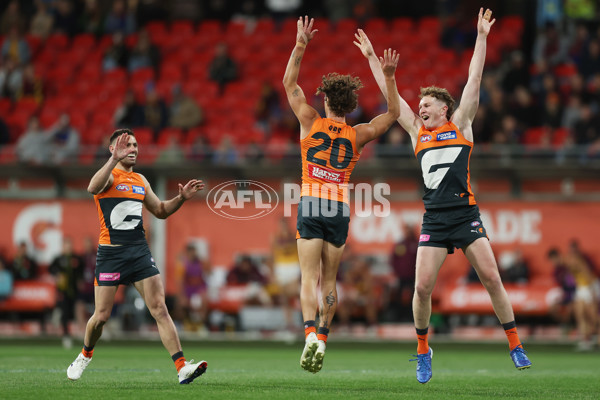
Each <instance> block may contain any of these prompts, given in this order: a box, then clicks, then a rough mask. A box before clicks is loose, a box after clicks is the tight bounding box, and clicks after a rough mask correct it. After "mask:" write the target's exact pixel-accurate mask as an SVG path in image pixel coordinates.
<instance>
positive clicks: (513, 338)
mask: <svg viewBox="0 0 600 400" xmlns="http://www.w3.org/2000/svg"><path fill="white" fill-rule="evenodd" d="M504 333H506V338H507V339H508V347H510V350H511V351H512V350H514V349H515V348H516V347H517V346H519V345H521V340H520V339H519V334H518V333H517V328H516V327H514V328H511V329H505V330H504Z"/></svg>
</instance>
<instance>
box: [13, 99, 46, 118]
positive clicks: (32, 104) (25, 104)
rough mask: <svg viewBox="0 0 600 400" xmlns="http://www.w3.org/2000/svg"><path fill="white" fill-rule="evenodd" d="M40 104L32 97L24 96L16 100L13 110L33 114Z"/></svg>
mask: <svg viewBox="0 0 600 400" xmlns="http://www.w3.org/2000/svg"><path fill="white" fill-rule="evenodd" d="M39 107H40V105H39V104H38V102H37V101H35V100H34V99H32V98H29V97H25V98H22V99H21V100H18V101H17V102H16V103H15V106H14V112H22V113H25V114H29V115H31V114H33V113H35V112H36V111H37V110H38V109H39Z"/></svg>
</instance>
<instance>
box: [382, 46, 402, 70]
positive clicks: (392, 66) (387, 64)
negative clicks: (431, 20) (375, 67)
mask: <svg viewBox="0 0 600 400" xmlns="http://www.w3.org/2000/svg"><path fill="white" fill-rule="evenodd" d="M399 60H400V54H399V53H397V52H396V50H392V49H387V50H384V51H383V57H379V63H380V64H381V71H382V72H383V75H384V76H386V77H390V76H394V73H395V72H396V67H397V66H398V61H399Z"/></svg>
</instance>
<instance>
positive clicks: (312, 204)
mask: <svg viewBox="0 0 600 400" xmlns="http://www.w3.org/2000/svg"><path fill="white" fill-rule="evenodd" d="M313 23H314V19H310V20H309V19H308V16H307V17H304V18H302V17H300V18H299V19H298V30H297V33H296V44H295V46H294V49H293V51H292V54H291V56H290V59H289V61H288V64H287V67H286V70H285V75H284V77H283V85H284V87H285V91H286V94H287V98H288V102H289V104H290V106H291V108H292V110H293V112H294V114H295V115H296V117H297V118H298V121H299V122H300V138H299V139H300V146H301V154H302V191H301V199H300V204H299V205H298V217H297V222H296V227H297V234H296V238H297V244H298V256H299V260H300V271H301V285H300V302H301V307H302V316H303V319H304V330H305V346H304V350H303V352H302V356H301V358H300V365H301V366H302V368H304V369H305V370H307V371H310V372H312V373H316V372H318V371H320V370H321V368H322V366H323V357H324V356H325V347H326V343H327V337H328V334H329V328H330V326H331V320H332V319H333V316H334V313H335V310H336V307H337V303H338V295H337V289H336V274H337V271H338V267H339V263H340V257H341V255H342V252H343V251H344V245H345V243H346V238H347V237H348V225H349V222H350V208H349V205H348V181H349V180H350V174H351V173H352V170H353V169H354V166H355V165H356V162H357V161H358V158H359V157H360V153H361V151H362V150H363V147H364V146H365V145H366V144H367V143H368V142H370V141H371V140H374V139H377V138H378V137H379V136H381V135H382V134H383V133H385V132H386V131H387V130H388V128H389V127H390V126H391V125H392V124H393V123H394V121H395V120H396V119H397V118H398V116H399V102H398V97H397V96H396V95H395V94H396V93H397V91H398V90H397V88H396V79H395V77H394V73H395V71H396V66H397V65H398V55H397V54H396V51H392V50H391V49H388V50H386V51H385V52H384V56H383V57H382V58H380V59H378V60H377V62H378V64H379V67H378V68H379V69H380V72H381V76H382V77H383V83H384V90H385V91H386V93H387V98H388V99H390V101H389V102H388V109H387V112H386V113H384V114H381V115H379V116H377V117H375V118H374V119H373V120H371V122H369V123H365V124H359V125H356V126H354V127H352V126H349V125H347V124H346V115H347V114H349V113H351V112H352V111H353V110H354V109H356V107H357V104H358V95H357V93H356V91H357V90H358V89H359V88H360V87H362V84H361V82H360V80H359V79H358V78H357V77H353V76H350V75H339V74H337V73H330V74H328V75H326V76H323V78H322V83H321V86H320V87H319V88H318V89H317V94H320V93H322V94H324V108H325V118H322V117H321V116H320V115H319V113H318V112H317V110H315V109H314V108H313V107H311V106H310V105H309V104H308V103H307V101H306V97H305V96H304V92H303V91H302V89H301V88H300V86H299V85H298V74H299V72H300V63H301V61H302V57H303V56H304V53H305V51H306V47H307V45H308V44H309V42H310V41H311V40H312V39H313V38H314V36H315V34H316V32H317V30H316V29H315V30H313ZM332 56H333V55H332ZM335 56H336V57H339V56H340V55H339V54H336V55H335ZM319 283H320V292H321V299H322V301H321V304H320V306H319V307H318V294H317V286H318V285H319ZM317 309H318V311H319V324H318V330H317V326H316V324H315V317H316V314H317Z"/></svg>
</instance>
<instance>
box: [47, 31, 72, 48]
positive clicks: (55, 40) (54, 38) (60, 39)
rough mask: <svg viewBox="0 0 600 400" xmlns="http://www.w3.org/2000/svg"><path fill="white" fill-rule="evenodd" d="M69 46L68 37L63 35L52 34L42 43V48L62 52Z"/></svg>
mask: <svg viewBox="0 0 600 400" xmlns="http://www.w3.org/2000/svg"><path fill="white" fill-rule="evenodd" d="M68 46H69V37H68V36H67V35H65V34H64V33H53V34H51V35H50V36H48V38H47V39H46V41H45V42H44V47H45V48H47V49H52V50H54V51H57V50H58V51H60V50H64V49H66V48H67V47H68Z"/></svg>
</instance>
